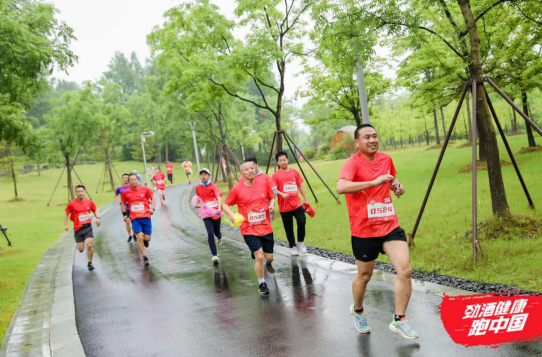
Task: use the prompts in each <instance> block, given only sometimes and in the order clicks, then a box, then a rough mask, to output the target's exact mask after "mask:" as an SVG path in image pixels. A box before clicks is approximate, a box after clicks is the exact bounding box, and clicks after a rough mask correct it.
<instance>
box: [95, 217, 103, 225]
mask: <svg viewBox="0 0 542 357" xmlns="http://www.w3.org/2000/svg"><path fill="white" fill-rule="evenodd" d="M101 221H102V220H101V219H100V217H98V218H96V225H97V226H98V227H99V226H101V225H102V222H101Z"/></svg>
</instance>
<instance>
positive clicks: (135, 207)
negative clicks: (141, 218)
mask: <svg viewBox="0 0 542 357" xmlns="http://www.w3.org/2000/svg"><path fill="white" fill-rule="evenodd" d="M130 210H131V211H132V212H143V211H144V210H145V205H144V204H143V203H138V204H135V205H132V207H130Z"/></svg>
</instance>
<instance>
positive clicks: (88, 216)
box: [79, 213, 90, 222]
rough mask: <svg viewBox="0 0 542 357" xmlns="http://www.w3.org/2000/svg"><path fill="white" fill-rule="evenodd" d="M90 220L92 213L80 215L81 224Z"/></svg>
mask: <svg viewBox="0 0 542 357" xmlns="http://www.w3.org/2000/svg"><path fill="white" fill-rule="evenodd" d="M89 219H90V213H81V214H80V215H79V222H84V221H88V220H89Z"/></svg>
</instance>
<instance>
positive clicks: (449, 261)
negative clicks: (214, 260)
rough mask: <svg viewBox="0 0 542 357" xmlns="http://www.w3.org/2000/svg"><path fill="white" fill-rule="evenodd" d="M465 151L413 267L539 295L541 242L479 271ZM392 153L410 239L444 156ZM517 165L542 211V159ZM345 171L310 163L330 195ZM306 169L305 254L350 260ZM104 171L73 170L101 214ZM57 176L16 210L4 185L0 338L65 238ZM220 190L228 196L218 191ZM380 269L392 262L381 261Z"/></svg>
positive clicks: (493, 258) (491, 259)
mask: <svg viewBox="0 0 542 357" xmlns="http://www.w3.org/2000/svg"><path fill="white" fill-rule="evenodd" d="M509 140H510V143H511V145H512V148H513V151H514V152H517V151H519V149H520V148H521V147H523V146H526V142H527V139H526V137H525V136H513V137H510V138H509ZM537 140H538V142H540V141H539V139H538V138H537ZM459 145H460V143H456V144H454V145H453V146H450V147H449V149H448V151H447V153H446V156H445V158H444V161H443V163H442V166H441V169H440V173H439V175H438V178H437V182H436V184H435V186H434V188H433V192H432V195H431V198H430V199H429V202H428V205H427V208H426V211H425V214H424V218H423V220H422V223H421V225H420V228H419V230H418V234H417V236H416V247H415V248H414V249H412V251H411V259H412V265H413V267H414V268H415V269H420V270H424V271H436V272H438V273H442V274H448V275H455V276H461V277H465V278H469V279H475V280H482V281H487V282H499V283H505V284H517V285H518V286H519V287H520V288H524V289H530V290H537V291H542V280H541V279H540V278H539V277H540V276H541V275H542V264H541V263H542V248H541V247H540V245H539V243H540V242H539V241H540V237H518V238H515V239H511V240H494V241H483V242H482V248H483V249H484V252H485V255H484V257H483V259H481V260H480V261H479V262H478V264H477V265H476V268H474V267H473V264H472V249H471V245H470V242H469V241H468V239H465V238H463V236H464V234H465V232H466V231H467V230H468V229H469V228H470V222H471V200H470V197H471V175H470V174H459V173H457V170H459V169H460V168H462V167H463V166H465V165H466V164H468V163H469V160H470V157H471V156H470V155H471V151H470V148H462V149H459V148H457V147H458V146H459ZM386 152H387V153H388V154H390V155H391V157H392V158H393V160H394V162H395V166H396V168H397V172H398V174H397V177H398V178H399V180H400V181H401V183H402V184H403V185H404V186H405V188H406V190H407V192H406V194H405V195H404V196H403V197H401V199H400V200H397V199H395V200H394V204H395V207H396V209H397V214H398V217H399V221H400V223H401V225H402V226H403V227H404V228H405V230H406V231H407V232H410V231H411V230H412V228H413V225H414V222H415V220H416V216H417V214H418V210H419V208H420V206H421V203H422V200H423V197H424V194H425V190H426V189H427V185H428V183H429V179H430V177H431V173H432V171H433V168H434V165H435V163H436V160H437V157H438V154H439V150H426V147H423V146H422V147H421V148H419V147H417V146H415V147H412V148H406V149H403V150H396V151H386ZM501 155H502V157H503V159H507V157H506V152H505V150H504V147H501ZM516 160H517V161H518V163H519V164H520V169H521V172H522V174H523V176H524V179H525V181H526V183H527V186H528V187H529V189H530V192H531V196H532V198H533V200H534V202H535V205H538V206H541V207H542V190H540V189H539V188H538V187H537V185H538V184H539V182H540V178H541V177H542V153H531V154H524V155H517V156H516ZM343 162H344V160H338V161H316V162H314V166H315V167H316V168H317V170H318V172H319V173H320V174H321V175H322V177H323V178H324V179H325V180H326V182H327V183H328V185H329V186H330V187H331V188H332V189H333V190H334V189H335V182H336V179H337V176H338V173H339V170H340V168H341V166H342V164H343ZM115 166H116V168H117V171H118V172H119V174H122V173H123V172H127V171H131V170H133V169H138V170H139V171H140V172H142V171H143V164H142V163H137V162H122V163H117V164H115ZM303 167H304V169H305V171H306V172H307V173H308V175H309V181H310V182H311V184H312V185H313V187H314V189H315V192H316V194H317V196H318V199H319V203H317V204H316V203H315V202H314V199H313V198H312V197H311V196H310V193H309V197H310V201H311V204H312V205H313V207H314V208H315V210H316V211H317V213H316V216H315V217H314V218H308V225H307V240H306V242H307V244H308V245H311V246H319V247H322V248H325V249H329V250H335V251H339V252H343V253H347V254H351V247H350V228H349V224H348V214H347V211H346V204H345V201H344V197H343V196H341V202H342V204H341V205H340V206H339V205H337V204H336V203H335V201H334V199H333V198H332V197H331V195H330V194H329V193H328V192H327V190H326V189H325V187H324V186H323V184H322V183H321V182H319V181H318V179H317V177H316V176H315V175H314V174H313V173H312V171H310V169H309V168H308V166H307V165H306V164H303ZM102 168H103V166H102V165H101V164H96V165H82V166H77V167H76V170H77V172H78V173H79V175H80V176H81V178H82V179H83V181H84V183H85V184H86V185H87V189H88V191H90V194H91V196H92V198H93V200H94V201H95V202H96V204H97V205H98V207H99V206H102V205H104V204H105V203H107V202H109V201H111V200H112V198H113V192H109V191H107V192H101V186H100V192H99V193H98V194H96V193H95V192H96V187H97V183H98V178H99V176H100V173H101V171H102ZM263 169H265V168H263ZM60 171H61V170H60V169H57V170H47V171H44V172H42V175H41V176H40V177H38V174H37V172H32V173H29V174H26V175H19V176H18V178H19V192H20V196H21V197H22V198H23V199H24V201H20V202H9V200H10V199H11V198H13V184H12V182H11V180H10V179H8V178H2V179H0V197H2V198H1V200H2V203H1V205H0V222H2V224H3V225H5V226H8V227H9V230H8V233H9V236H10V239H11V240H12V242H13V247H7V243H6V241H5V240H4V238H3V237H2V236H0V272H2V273H1V274H0V336H3V335H4V333H5V330H6V328H7V326H8V324H9V321H10V318H11V316H12V314H13V312H14V311H15V309H16V308H17V305H18V301H19V298H20V295H21V293H22V291H23V289H24V285H25V283H26V281H27V280H28V278H29V276H30V274H31V273H32V271H33V270H34V268H35V267H36V265H37V264H38V262H39V260H40V258H41V256H42V255H43V253H44V252H45V251H46V250H47V248H48V247H50V246H51V245H52V244H53V243H54V242H55V241H56V240H57V239H58V238H59V237H60V236H61V235H62V234H63V233H64V230H63V222H62V215H63V209H64V207H65V205H66V203H67V190H66V180H65V179H63V180H62V182H61V184H60V185H59V190H58V191H57V193H56V195H55V197H54V199H53V201H52V202H51V205H50V207H47V205H46V204H47V201H48V200H49V197H50V195H51V193H52V190H53V188H54V186H55V184H56V182H57V179H58V176H59V175H60ZM503 175H504V179H505V186H506V192H507V195H508V202H509V204H510V207H511V209H512V211H513V212H514V213H517V214H524V215H533V216H536V217H539V218H540V217H541V214H540V213H537V212H532V211H530V210H529V209H528V208H527V200H526V199H525V196H524V194H523V191H522V189H521V186H520V184H519V182H518V179H517V177H516V175H515V172H514V169H513V167H504V168H503ZM478 176H479V185H478V190H479V198H478V212H479V215H480V218H479V219H480V220H485V219H487V218H489V217H491V202H490V197H489V187H488V181H487V171H479V175H478ZM174 177H175V179H176V182H177V183H179V182H186V176H185V175H184V173H183V170H182V167H181V165H180V163H177V164H176V165H175V174H174ZM76 180H77V179H76ZM221 187H222V188H224V187H223V185H222V184H221ZM106 190H108V188H107V187H106ZM225 193H226V192H225ZM273 226H274V229H275V233H276V236H277V237H278V238H282V239H285V236H284V230H283V228H282V222H281V221H280V219H277V220H275V221H274V222H273ZM380 259H381V260H382V261H387V259H386V257H385V256H381V258H380Z"/></svg>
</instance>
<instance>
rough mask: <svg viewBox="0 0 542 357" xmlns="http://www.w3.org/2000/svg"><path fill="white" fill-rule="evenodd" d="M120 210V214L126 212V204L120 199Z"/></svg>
mask: <svg viewBox="0 0 542 357" xmlns="http://www.w3.org/2000/svg"><path fill="white" fill-rule="evenodd" d="M120 209H122V213H125V212H126V202H124V201H123V200H122V198H121V200H120Z"/></svg>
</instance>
